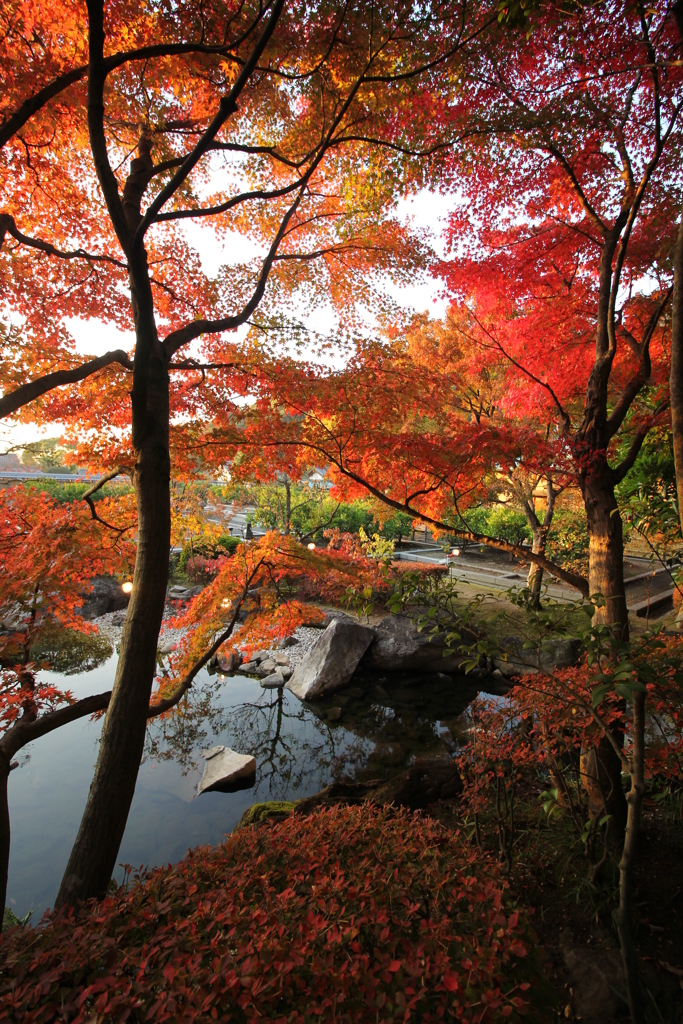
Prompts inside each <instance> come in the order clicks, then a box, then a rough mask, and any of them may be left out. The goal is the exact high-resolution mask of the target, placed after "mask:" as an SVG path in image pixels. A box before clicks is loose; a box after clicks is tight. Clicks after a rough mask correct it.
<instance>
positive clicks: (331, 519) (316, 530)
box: [297, 502, 341, 544]
mask: <svg viewBox="0 0 683 1024" xmlns="http://www.w3.org/2000/svg"><path fill="white" fill-rule="evenodd" d="M297 507H299V506H297ZM340 508H341V502H339V504H338V505H337V507H336V508H335V510H334V512H333V513H332V515H331V516H330V518H329V519H328V520H327V522H326V523H318V525H317V526H314V527H313V529H312V530H309V531H308V533H305V534H304V535H303V537H299V543H300V544H303V543H304V541H306V540H308V538H309V537H312V536H313V534H314V533H317V532H318V530H324V529H325V527H327V526H329V525H330V524H331V523H332V521H333V520H334V517H335V516H336V514H337V512H338V511H339V509H340Z"/></svg>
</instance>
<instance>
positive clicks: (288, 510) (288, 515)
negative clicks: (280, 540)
mask: <svg viewBox="0 0 683 1024" xmlns="http://www.w3.org/2000/svg"><path fill="white" fill-rule="evenodd" d="M291 528H292V485H291V484H290V482H289V480H288V478H287V477H285V537H289V531H290V530H291Z"/></svg>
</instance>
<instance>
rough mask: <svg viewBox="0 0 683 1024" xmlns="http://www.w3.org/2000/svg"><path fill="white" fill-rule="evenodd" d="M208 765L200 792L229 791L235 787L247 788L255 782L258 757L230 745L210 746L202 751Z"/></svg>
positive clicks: (200, 784)
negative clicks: (239, 751) (238, 750)
mask: <svg viewBox="0 0 683 1024" xmlns="http://www.w3.org/2000/svg"><path fill="white" fill-rule="evenodd" d="M202 757H203V758H204V760H205V761H206V767H205V769H204V774H203V775H202V780H201V782H200V783H199V792H200V793H205V792H207V791H208V790H221V791H222V792H225V793H229V792H231V791H232V790H235V789H247V788H248V787H249V786H250V785H253V783H254V776H255V775H256V758H255V757H252V756H251V755H250V754H238V753H237V751H236V750H231V749H230V747H210V748H209V750H203V751H202Z"/></svg>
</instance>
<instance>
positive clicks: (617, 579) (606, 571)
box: [582, 462, 628, 640]
mask: <svg viewBox="0 0 683 1024" xmlns="http://www.w3.org/2000/svg"><path fill="white" fill-rule="evenodd" d="M582 483H583V488H582V489H583V499H584V503H585V506H586V516H587V518H588V584H589V592H590V595H591V597H593V596H595V595H597V594H601V595H602V597H603V599H604V605H602V606H601V607H598V608H597V609H596V612H595V618H594V620H593V621H594V623H595V624H596V625H598V624H599V625H609V626H614V627H615V628H616V630H617V632H618V633H619V635H620V636H621V637H622V638H623V639H624V640H626V639H628V611H627V609H626V592H625V590H624V538H623V531H622V523H621V516H620V514H619V507H618V505H617V500H616V498H615V496H614V486H613V484H612V481H611V479H610V470H609V467H608V466H607V464H606V463H605V462H602V464H601V465H599V466H597V467H595V468H594V469H591V470H590V472H589V473H588V474H587V475H586V477H585V478H584V480H583V482H582Z"/></svg>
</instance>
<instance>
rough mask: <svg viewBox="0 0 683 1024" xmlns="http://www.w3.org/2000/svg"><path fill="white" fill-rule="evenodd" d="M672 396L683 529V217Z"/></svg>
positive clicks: (674, 311)
mask: <svg viewBox="0 0 683 1024" xmlns="http://www.w3.org/2000/svg"><path fill="white" fill-rule="evenodd" d="M669 393H670V400H671V433H672V435H673V448H674V465H675V467H676V491H677V494H678V515H679V518H680V521H681V529H682V530H683V218H682V219H681V225H680V227H679V229H678V238H677V240H676V247H675V249H674V290H673V298H672V300H671V371H670V375H669Z"/></svg>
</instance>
